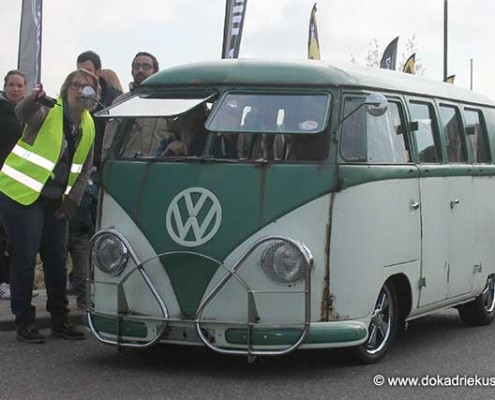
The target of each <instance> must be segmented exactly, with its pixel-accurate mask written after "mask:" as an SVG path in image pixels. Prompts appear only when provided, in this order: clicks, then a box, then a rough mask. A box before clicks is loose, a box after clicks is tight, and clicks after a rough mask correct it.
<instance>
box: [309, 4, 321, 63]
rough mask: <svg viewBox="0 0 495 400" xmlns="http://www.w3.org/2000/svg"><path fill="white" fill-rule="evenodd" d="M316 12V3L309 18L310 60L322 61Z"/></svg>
mask: <svg viewBox="0 0 495 400" xmlns="http://www.w3.org/2000/svg"><path fill="white" fill-rule="evenodd" d="M316 11H317V9H316V3H315V5H314V6H313V9H312V10H311V16H310V17H309V35H308V58H309V59H310V60H319V59H320V41H319V39H318V27H317V25H316Z"/></svg>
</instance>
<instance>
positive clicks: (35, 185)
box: [0, 98, 95, 206]
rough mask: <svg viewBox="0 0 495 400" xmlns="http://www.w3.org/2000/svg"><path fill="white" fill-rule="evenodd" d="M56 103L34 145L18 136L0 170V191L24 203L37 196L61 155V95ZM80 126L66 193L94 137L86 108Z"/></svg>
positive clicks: (62, 130)
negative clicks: (78, 139) (80, 132)
mask: <svg viewBox="0 0 495 400" xmlns="http://www.w3.org/2000/svg"><path fill="white" fill-rule="evenodd" d="M57 104H58V105H57V106H55V107H53V108H52V109H51V110H50V112H49V113H48V115H47V116H46V118H45V121H44V122H43V125H42V126H41V128H40V131H39V132H38V135H37V137H36V140H35V141H34V143H33V145H29V144H27V143H26V142H24V141H23V140H22V138H21V139H20V140H19V141H18V142H17V144H16V145H15V147H14V148H13V150H12V151H11V153H10V154H9V155H8V157H7V158H6V160H5V163H4V165H3V167H2V169H1V170H0V192H2V193H4V194H5V195H6V196H8V197H10V198H11V199H12V200H15V201H16V202H18V203H20V204H22V205H25V206H27V205H30V204H33V203H34V202H35V201H36V200H37V199H38V197H39V196H40V194H41V191H42V190H43V187H44V186H45V183H46V181H47V180H48V178H49V177H50V176H51V175H52V173H53V170H54V169H55V165H56V164H57V162H58V159H59V156H60V151H61V147H62V142H63V137H64V127H63V116H64V110H63V106H62V104H63V103H62V99H61V98H58V99H57ZM81 128H82V136H81V140H80V141H79V144H78V146H77V149H76V152H75V154H74V157H73V159H72V164H71V167H70V174H69V179H68V183H67V187H66V189H65V194H66V195H67V194H69V193H70V191H71V189H72V185H73V184H74V182H75V181H76V179H77V177H78V175H79V174H80V172H81V171H82V167H83V164H84V162H85V161H86V158H87V157H88V153H89V151H90V150H91V146H92V145H93V141H94V138H95V125H94V122H93V118H92V117H91V114H90V113H89V112H88V111H87V110H85V111H84V112H83V113H82V115H81Z"/></svg>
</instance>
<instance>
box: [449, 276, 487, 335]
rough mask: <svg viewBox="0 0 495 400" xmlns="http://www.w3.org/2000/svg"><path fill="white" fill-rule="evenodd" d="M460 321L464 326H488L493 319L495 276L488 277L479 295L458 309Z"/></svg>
mask: <svg viewBox="0 0 495 400" xmlns="http://www.w3.org/2000/svg"><path fill="white" fill-rule="evenodd" d="M457 309H458V310H459V316H460V317H461V321H462V322H463V323H465V324H466V325H471V326H481V325H488V324H489V323H491V322H492V321H493V320H494V319H495V275H490V276H489V277H488V280H487V282H486V286H485V288H484V289H483V291H482V292H481V294H480V295H479V296H478V297H476V298H475V299H474V300H473V301H470V302H469V303H466V304H462V305H460V306H459V307H458V308H457Z"/></svg>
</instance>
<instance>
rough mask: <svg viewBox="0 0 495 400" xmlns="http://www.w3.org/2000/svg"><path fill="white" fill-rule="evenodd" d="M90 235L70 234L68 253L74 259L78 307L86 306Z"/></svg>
mask: <svg viewBox="0 0 495 400" xmlns="http://www.w3.org/2000/svg"><path fill="white" fill-rule="evenodd" d="M90 240H91V235H90V234H89V233H82V234H80V233H77V234H76V233H73V232H70V233H69V244H68V251H69V253H70V256H71V259H72V275H73V278H74V284H73V288H74V294H75V295H76V302H77V305H80V306H86V279H87V277H88V271H89V243H90Z"/></svg>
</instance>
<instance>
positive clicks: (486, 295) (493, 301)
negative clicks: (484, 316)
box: [481, 276, 495, 313]
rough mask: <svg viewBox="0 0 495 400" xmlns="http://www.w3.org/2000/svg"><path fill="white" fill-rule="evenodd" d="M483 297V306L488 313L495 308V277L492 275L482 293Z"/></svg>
mask: <svg viewBox="0 0 495 400" xmlns="http://www.w3.org/2000/svg"><path fill="white" fill-rule="evenodd" d="M481 298H482V299H483V306H484V307H485V311H486V312H487V313H491V312H492V311H493V310H494V309H495V277H494V276H490V277H489V278H488V282H487V283H486V287H485V289H484V290H483V292H482V293H481Z"/></svg>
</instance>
